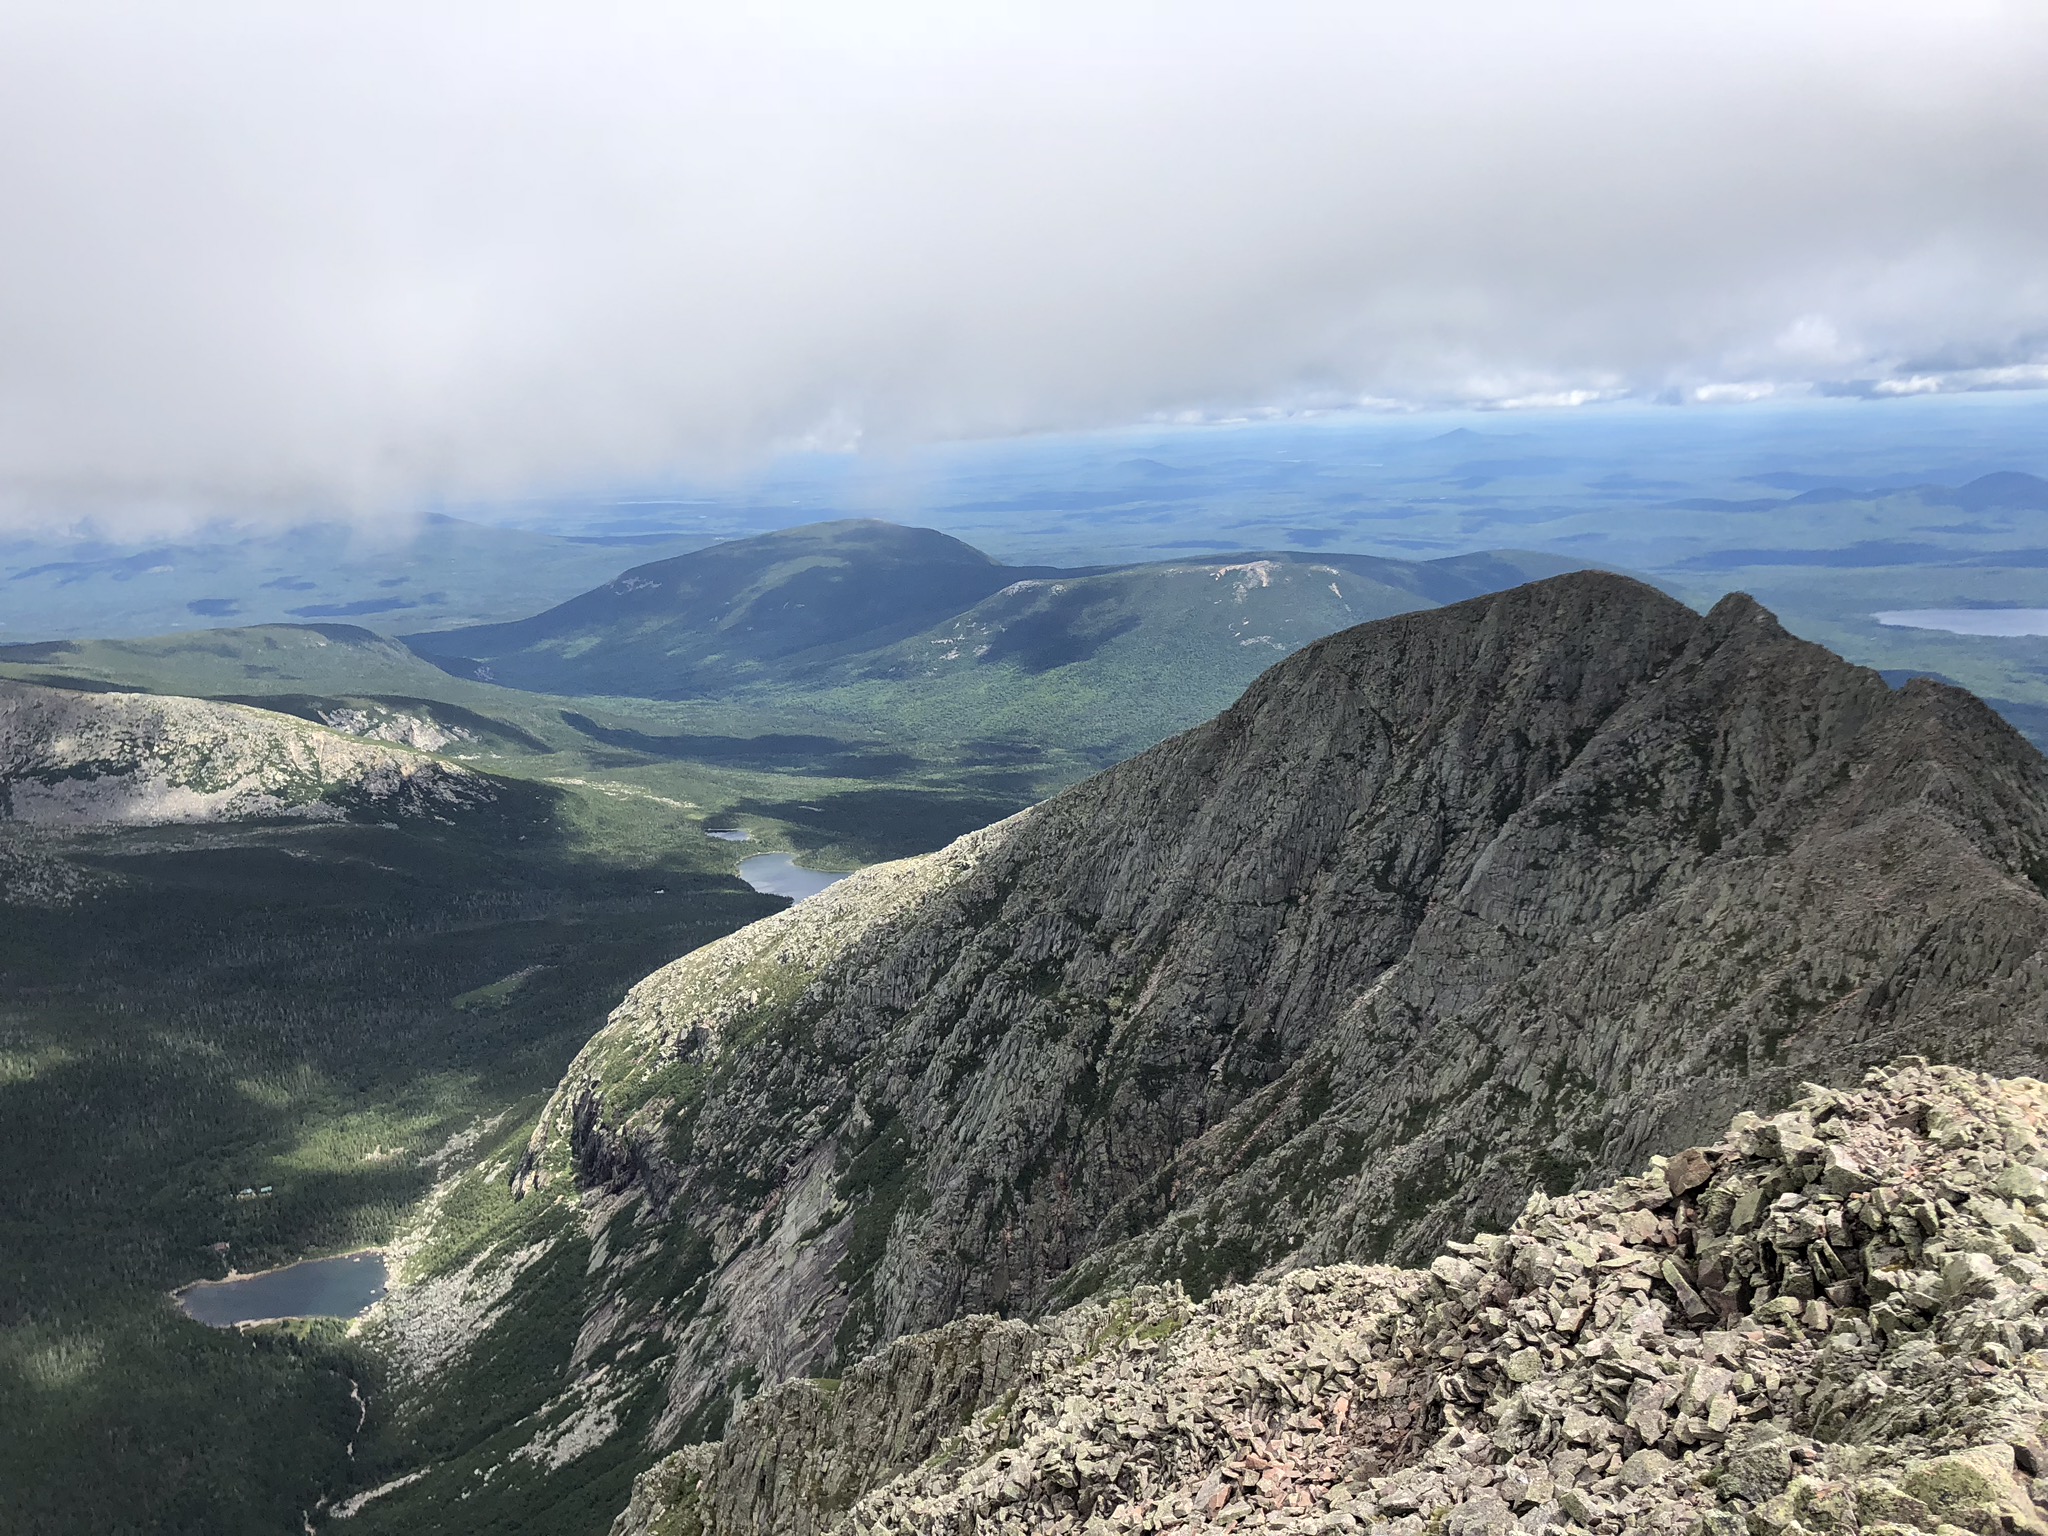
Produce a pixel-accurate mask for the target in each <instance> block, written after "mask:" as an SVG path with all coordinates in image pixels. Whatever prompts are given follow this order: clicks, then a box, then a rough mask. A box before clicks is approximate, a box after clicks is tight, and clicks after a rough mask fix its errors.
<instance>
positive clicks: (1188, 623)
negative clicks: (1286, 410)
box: [404, 522, 1576, 748]
mask: <svg viewBox="0 0 2048 1536" xmlns="http://www.w3.org/2000/svg"><path fill="white" fill-rule="evenodd" d="M1575 564H1576V562H1573V561H1571V560H1567V559H1562V558H1559V557H1556V556H1550V555H1537V554H1527V553H1520V552H1513V551H1493V552H1488V553H1484V554H1474V555H1460V556H1456V557H1453V558H1450V559H1444V560H1428V561H1409V560H1390V559H1383V558H1378V557H1375V556H1369V555H1351V554H1314V553H1301V552H1294V551H1276V552H1271V553H1260V552H1251V553H1245V554H1233V555H1230V556H1228V557H1224V558H1211V559H1204V560H1173V561H1162V562H1156V563H1148V564H1140V565H1124V566H1114V567H1106V568H1097V569H1086V570H1060V569H1053V568H1047V567H1030V566H1006V565H1001V564H999V563H997V562H996V561H994V560H992V559H990V558H989V557H988V556H987V555H984V554H983V553H981V552H980V551H979V550H976V549H974V548H972V547H971V546H969V545H966V544H963V543H961V542H960V541H959V540H957V539H953V538H949V537H947V536H946V535H944V534H941V533H935V532H933V531H931V530H929V529H919V528H902V527H897V526H895V525H893V524H890V523H881V522H837V523H820V524H815V525H812V526H810V527H805V528H794V529H789V530H787V531H785V532H781V533H772V534H766V535H763V536H761V537H759V538H751V539H739V540H735V541H733V542H731V543H728V544H718V545H714V546H712V547H711V548H709V549H703V550H698V551H695V552H693V553H690V554H687V555H682V556H678V557H677V558H675V559H672V560H663V561H659V562H657V563H655V564H652V565H645V566H639V567H636V568H634V569H633V570H630V571H627V572H625V573H624V574H623V575H621V576H620V577H619V578H618V579H617V580H615V581H612V582H609V583H607V584H606V585H605V586H602V587H599V588H597V589H595V590H594V591H591V592H586V593H584V594H583V595H582V596H580V597H577V598H574V599H572V600H571V601H569V602H567V603H564V604H562V605H561V606H560V607H558V608H553V609H550V610H549V611H548V612H546V613H542V614H539V615H536V616H535V617H533V618H531V619H524V620H521V621H519V622H517V623H510V624H494V625H486V626H478V627H474V628H468V629H458V630H448V631H443V632H439V633H433V634H416V635H408V636H405V637H404V638H405V643H406V644H407V645H409V646H411V647H412V649H413V650H414V651H415V652H417V653H418V654H419V655H421V656H423V657H426V658H427V659H429V660H431V661H433V662H434V663H435V664H436V665H437V666H440V667H442V668H444V669H446V670H447V671H449V672H451V673H453V674H455V675H457V676H460V677H468V678H474V679H480V680H484V681H490V682H496V683H499V684H502V685H509V686H511V687H515V688H525V689H532V690H537V691H541V692H549V693H562V694H582V695H604V694H611V695H630V696H638V697H644V698H655V699H690V698H707V697H742V698H749V699H754V700H756V701H760V700H763V699H766V698H771V697H772V698H773V699H774V700H776V701H778V702H793V701H795V700H796V699H797V698H799V697H800V698H801V699H802V701H803V702H804V703H805V704H806V705H807V706H809V707H814V708H819V709H823V710H826V711H828V712H832V713H847V712H849V711H851V712H857V713H859V714H860V715H862V716H863V717H864V718H870V719H877V720H896V721H901V722H903V723H905V724H910V725H915V726H916V727H918V728H919V729H922V730H940V731H945V730H952V731H953V732H954V733H955V734H957V733H958V732H959V731H960V730H967V731H970V732H971V731H973V730H976V729H979V730H982V731H984V732H989V733H995V734H1003V733H1006V732H1009V731H1011V730H1012V729H1017V730H1025V731H1028V732H1029V733H1031V734H1035V735H1043V734H1045V733H1046V731H1047V730H1048V724H1049V722H1048V715H1047V713H1046V712H1047V711H1050V712H1051V713H1052V715H1053V716H1056V717H1062V718H1063V721H1064V723H1058V722H1055V723H1054V727H1053V728H1056V729H1057V730H1058V731H1059V732H1060V733H1061V734H1063V735H1065V734H1074V733H1078V735H1079V736H1080V737H1083V738H1087V739H1089V740H1093V741H1103V742H1113V743H1114V744H1115V745H1116V746H1118V747H1119V748H1129V747H1132V746H1138V745H1149V744H1150V742H1151V741H1153V740H1157V739H1158V738H1159V737H1160V736H1163V735H1166V734H1169V733H1170V732H1172V731H1174V730H1178V729H1182V728H1184V727H1185V726H1187V725H1191V724H1193V723H1194V722H1195V721H1197V720H1199V719H1202V718H1203V717H1204V716H1206V715H1208V714H1210V713H1213V712H1214V711H1215V710H1216V709H1218V708H1220V707H1222V705H1223V704H1225V703H1227V702H1228V701H1229V700H1230V699H1231V698H1232V697H1234V696H1235V695H1236V693H1237V692H1238V691H1239V690H1240V689H1242V688H1243V687H1244V685H1245V684H1246V683H1248V682H1250V681H1251V679H1252V678H1253V677H1255V676H1257V675H1258V674H1259V673H1260V672H1262V671H1264V670H1265V669H1266V667H1268V666H1270V665H1271V664H1272V663H1273V662H1275V661H1277V660H1279V659H1280V658H1281V657H1282V656H1284V655H1287V654H1288V653H1290V652H1292V651H1294V650H1297V649H1299V648H1300V647H1301V646H1303V645H1306V644H1308V643H1309V642H1310V641H1313V640H1317V639H1320V638H1321V637H1322V636H1324V635H1327V634H1331V633H1333V632H1334V631H1336V630H1339V629H1343V628H1346V627H1347V626H1349V625H1352V624H1357V623H1360V622H1362V621H1364V620H1367V619H1376V618H1384V617H1386V616H1388V615H1390V614H1395V613H1405V612H1409V611H1411V610H1414V609H1417V608H1432V607H1436V606H1439V605H1441V604H1444V603H1449V602H1457V601H1462V600H1463V599H1465V598H1468V597H1474V596H1479V595H1483V594H1485V593H1488V592H1493V591H1498V590H1500V589H1502V588H1504V587H1510V586H1516V585H1519V584H1520V583H1522V582H1525V581H1529V580H1532V579H1535V578H1540V577H1544V576H1550V575H1555V574H1558V573H1560V572H1563V571H1566V570H1570V569H1573V568H1574V566H1575ZM1109 716H1114V717H1115V722H1114V728H1108V729H1106V728H1105V719H1106V718H1107V717H1109Z"/></svg>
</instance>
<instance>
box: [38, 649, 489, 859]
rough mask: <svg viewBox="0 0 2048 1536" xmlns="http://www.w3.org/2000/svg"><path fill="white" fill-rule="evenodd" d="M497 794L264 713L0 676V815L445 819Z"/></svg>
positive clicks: (82, 819) (47, 819) (422, 759)
mask: <svg viewBox="0 0 2048 1536" xmlns="http://www.w3.org/2000/svg"><path fill="white" fill-rule="evenodd" d="M493 798H495V791H494V790H493V789H492V786H491V784H490V781H489V780H487V779H486V778H484V777H483V776H482V775H480V774H476V773H472V772H471V771H469V770H468V769H466V768H463V767H462V766H460V765H459V764H455V763H450V762H445V761H443V760H441V759H439V758H435V757H429V756H427V755H425V754H424V753H421V752H415V751H409V750H407V749H405V748H403V747H398V746H393V745H387V744H385V743H382V742H372V741H363V740H358V739H356V738H354V737H352V736H349V735H345V734H343V733H341V732H339V731H335V730H328V729H324V728H322V727H320V726H316V725H309V724H307V723H306V722H304V721H301V720H295V719H293V718H292V717H290V716H288V715H281V714H274V713H272V712H271V711H269V710H263V709H252V708H249V707H247V706H245V705H240V704H219V703H214V702H212V701H210V700H205V699H186V698H176V697H166V696H162V695H157V694H142V693H78V692H73V691H71V690H68V689H62V688H41V687H36V686H34V685H31V684H27V683H11V682H0V821H14V822H30V823H38V824H42V825H45V826H56V827H89V826H102V825H110V824H122V825H142V824H150V823H165V822H207V821H233V820H244V819H248V818H251V817H266V816H288V817H301V818H303V817H312V818H326V819H334V818H339V817H343V816H346V815H350V814H370V815H378V816H414V815H446V814H447V813H449V812H450V811H452V810H456V809H459V808H461V807H463V806H468V805H475V804H478V803H480V802H483V801H488V800H491V799H493Z"/></svg>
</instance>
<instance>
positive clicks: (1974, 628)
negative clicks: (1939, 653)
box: [1871, 608, 2048, 635]
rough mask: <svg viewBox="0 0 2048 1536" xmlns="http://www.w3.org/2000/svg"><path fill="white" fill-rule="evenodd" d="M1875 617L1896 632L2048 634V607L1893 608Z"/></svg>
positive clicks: (1874, 617)
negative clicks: (1940, 631) (1917, 630)
mask: <svg viewBox="0 0 2048 1536" xmlns="http://www.w3.org/2000/svg"><path fill="white" fill-rule="evenodd" d="M1871 617H1872V618H1873V619H1876V620H1877V622H1878V623H1880V624H1889V625H1891V626H1892V627H1893V628H1894V629H1939V630H1945V631H1946V632H1947V633H1949V634H1951V635H2048V608H1893V609H1890V610H1888V611H1886V612H1884V613H1873V614H1872V615H1871Z"/></svg>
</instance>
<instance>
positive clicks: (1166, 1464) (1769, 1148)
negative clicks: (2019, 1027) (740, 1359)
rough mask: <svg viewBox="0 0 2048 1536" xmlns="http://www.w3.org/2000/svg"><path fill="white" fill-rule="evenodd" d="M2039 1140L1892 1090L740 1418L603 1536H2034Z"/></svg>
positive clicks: (1971, 1109) (1960, 1085) (2028, 1083)
mask: <svg viewBox="0 0 2048 1536" xmlns="http://www.w3.org/2000/svg"><path fill="white" fill-rule="evenodd" d="M2044 1136H2048V1085H2043V1084H2042V1083H2040V1082H2037V1081H2034V1080H2031V1079H2022V1080H2016V1081H2001V1080H1998V1079H1993V1078H1987V1077H1983V1076H1979V1075H1977V1074H1975V1073H1969V1072H1962V1071H1957V1070H1954V1069H1951V1068H1940V1067H1937V1068H1927V1067H1924V1066H1920V1065H1917V1064H1910V1065H1904V1066H1901V1067H1899V1068H1897V1069H1895V1070H1893V1071H1890V1072H1879V1073H1872V1074H1871V1076H1870V1079H1869V1080H1868V1081H1867V1082H1866V1083H1865V1084H1864V1085H1863V1086H1862V1087H1860V1088H1858V1089H1855V1090H1852V1091H1848V1092H1835V1091H1830V1090H1825V1089H1816V1090H1815V1091H1813V1092H1812V1093H1810V1094H1809V1095H1807V1096H1806V1097H1805V1098H1804V1099H1802V1100H1801V1101H1800V1102H1799V1103H1798V1105H1797V1106H1796V1107H1795V1108H1793V1109H1792V1110H1789V1111H1787V1112H1785V1113H1783V1114H1780V1115H1777V1116H1774V1117H1772V1118H1770V1119H1764V1118H1762V1117H1759V1116H1757V1115H1754V1114H1743V1115H1740V1116H1738V1117H1737V1118H1736V1120H1735V1122H1734V1125H1733V1126H1732V1128H1731V1129H1730V1132H1729V1134H1728V1136H1727V1137H1726V1138H1725V1139H1724V1140H1721V1141H1719V1142H1717V1143H1715V1144H1713V1145H1711V1146H1707V1147H1703V1148H1694V1149H1691V1150H1688V1151H1685V1152H1683V1153H1681V1154H1680V1155H1678V1156H1677V1157H1674V1158H1671V1159H1669V1160H1666V1159H1664V1158H1657V1159H1654V1160H1653V1161H1652V1164H1651V1167H1650V1171H1649V1172H1648V1173H1647V1174H1646V1175H1644V1176H1641V1177H1638V1178H1632V1179H1625V1180H1622V1181H1621V1182H1619V1183H1617V1184H1614V1185H1611V1186H1609V1187H1607V1188H1605V1189H1600V1190H1596V1191H1592V1192H1589V1193H1585V1194H1577V1195H1567V1196H1563V1197H1561V1198H1546V1197H1544V1196H1542V1195H1537V1196H1535V1197H1533V1198H1532V1199H1531V1200H1530V1201H1529V1202H1528V1205H1527V1207H1526V1209H1525V1210H1524V1212H1523V1214H1522V1215H1521V1217H1520V1218H1519V1219H1518V1220H1517V1221H1516V1222H1515V1223H1514V1224H1513V1225H1512V1226H1510V1227H1509V1228H1508V1230H1507V1231H1506V1232H1505V1233H1504V1234H1501V1235H1497V1236H1496V1235H1482V1236H1480V1237H1478V1238H1477V1239H1476V1240H1475V1241H1473V1242H1471V1243H1456V1244H1453V1245H1452V1251H1451V1252H1449V1253H1446V1254H1444V1255H1441V1256H1439V1257H1438V1258H1437V1259H1436V1260H1435V1261H1434V1262H1433V1263H1431V1265H1430V1266H1429V1268H1428V1269H1427V1270H1402V1269H1388V1268H1362V1267H1358V1266H1354V1265H1337V1266H1332V1267H1328V1268H1317V1269H1303V1270H1297V1271H1294V1272H1292V1273H1290V1274H1288V1275H1287V1276H1285V1277H1284V1278H1282V1279H1280V1280H1278V1281H1277V1282H1274V1283H1271V1284H1261V1285H1251V1286H1245V1287H1241V1288H1234V1289H1229V1290H1225V1291H1222V1292H1219V1293H1218V1294H1216V1295H1215V1296H1213V1297H1211V1298H1210V1299H1209V1300H1208V1301H1207V1302H1205V1303H1201V1304H1196V1303H1194V1302H1191V1301H1190V1300H1189V1299H1188V1297H1187V1296H1186V1295H1185V1294H1184V1293H1183V1292H1181V1291H1180V1290H1179V1289H1178V1288H1174V1287H1166V1288H1154V1289H1151V1290H1147V1291H1142V1292H1140V1293H1138V1294H1136V1295H1134V1296H1130V1297H1125V1298H1120V1299H1118V1300H1117V1301H1114V1302H1111V1303H1107V1304H1085V1305H1083V1306H1080V1307H1077V1308H1075V1309H1073V1310H1072V1311H1070V1312H1067V1313H1063V1314H1061V1315H1059V1316H1056V1317H1054V1318H1052V1319H1050V1320H1049V1321H1047V1322H1045V1323H1043V1324H1039V1325H1037V1326H1031V1325H1026V1324H1023V1323H1016V1322H1009V1323H1005V1322H998V1321H996V1320H994V1319H990V1318H976V1319H970V1320H966V1321H963V1322H961V1323H956V1324H953V1325H951V1326H950V1327H948V1328H946V1329H944V1330H941V1331H940V1332H938V1333H935V1334H928V1335H918V1336H915V1337H913V1338H909V1339H905V1340H901V1341H898V1342H897V1343H896V1344H894V1345H892V1346H891V1347H890V1348H888V1349H886V1350H884V1351H883V1352H882V1353H880V1354H879V1355H877V1356H876V1357H874V1358H873V1359H871V1360H869V1361H867V1362H866V1363H864V1364H863V1365H861V1366H860V1367H858V1368H857V1369H855V1370H854V1371H852V1372H850V1373H849V1374H848V1375H847V1377H846V1378H845V1379H844V1380H843V1381H840V1382H836V1383H815V1382H795V1383H790V1384H788V1385H786V1386H783V1387H781V1388H779V1389H776V1390H774V1391H772V1392H769V1393H767V1394H765V1395H763V1396H762V1397H761V1398H760V1399H759V1400H757V1401H755V1402H754V1403H752V1404H750V1405H749V1406H748V1408H747V1409H746V1410H745V1411H744V1412H743V1413H742V1414H741V1416H740V1418H739V1420H738V1422H737V1423H736V1424H735V1425H734V1426H733V1428H732V1430H731V1432H730V1433H729V1434H728V1435H727V1436H726V1437H725V1439H724V1441H723V1442H722V1443H721V1444H718V1445H715V1446H711V1445H705V1446H696V1447H691V1448H689V1449H686V1450H683V1451H680V1452H677V1453H675V1454H674V1455H673V1456H671V1457H670V1458H668V1459H667V1460H666V1461H664V1462H662V1463H660V1464H659V1465H657V1466H656V1467H655V1468H653V1469H652V1470H651V1471H649V1472H648V1473H646V1474H644V1475H643V1476H642V1477H641V1478H640V1480H639V1482H638V1483H637V1484H636V1486H635V1489H634V1494H633V1499H632V1502H631V1504H630V1506H629V1507H628V1509H627V1510H626V1511H625V1512H624V1513H623V1514H622V1515H621V1516H620V1518H619V1520H618V1522H617V1524H616V1525H615V1527H614V1532H615V1536H684V1533H688V1536H769V1533H773V1536H822V1533H829V1532H848V1533H850V1532H859V1533H861V1536H885V1533H886V1536H912V1533H917V1536H964V1533H967V1532H973V1533H975V1536H1002V1533H1016V1536H1027V1533H1029V1536H1039V1533H1046V1536H1051V1533H1057V1532H1081V1531H1084V1530H1085V1531H1088V1532H1091V1533H1100V1536H1110V1533H1116V1532H1131V1533H1136V1532H1167V1531H1176V1532H1192V1531H1199V1530H1231V1529H1238V1530H1246V1529H1255V1530H1260V1531H1267V1532H1286V1533H1291V1536H1311V1533H1327V1532H1342V1531H1373V1532H1377V1533H1381V1536H1422V1533H1424V1532H1431V1533H1445V1536H1481V1533H1485V1536H1506V1533H1509V1532H1522V1531H1527V1532H1536V1531H1543V1530H1552V1531H1559V1532H1572V1531H1578V1532H1594V1533H1608V1532H1613V1533H1620V1532H1671V1533H1674V1536H1676V1533H1698V1536H1723V1533H1726V1536H1747V1533H1769V1536H1802V1533H1805V1532H1834V1533H1845V1536H1846V1533H1854V1532H1859V1531H1860V1532H1868V1533H1871V1536H1877V1533H1880V1532H1882V1533H1888V1536H1906V1533H1908V1532H1943V1533H1954V1532H1962V1531H1967V1532H1979V1533H1983V1536H1993V1533H1999V1532H2034V1533H2043V1532H2048V1509H2044V1507H2043V1506H2044V1505H2048V1481H2044V1482H2042V1483H2039V1484H2037V1483H2036V1482H2035V1481H2034V1478H2035V1476H2036V1475H2037V1474H2041V1473H2044V1472H2048V1448H2044V1445H2043V1435H2044V1432H2048V1349H2044V1348H2043V1346H2044V1344H2048V1262H2044V1260H2048V1225H2044V1223H2048V1172H2044V1167H2048V1140H2044ZM2037 1490H2038V1494H2039V1498H2040V1501H2041V1502H2040V1503H2037V1501H2036V1493H2037Z"/></svg>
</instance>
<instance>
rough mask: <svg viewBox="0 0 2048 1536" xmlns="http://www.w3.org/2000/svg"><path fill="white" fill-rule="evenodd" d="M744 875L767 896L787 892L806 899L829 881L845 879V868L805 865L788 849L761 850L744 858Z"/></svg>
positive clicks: (831, 883)
mask: <svg viewBox="0 0 2048 1536" xmlns="http://www.w3.org/2000/svg"><path fill="white" fill-rule="evenodd" d="M740 878H741V879H742V880H744V881H746V882H747V884H749V885H751V886H752V887H753V888H754V889H755V890H757V891H759V892H761V893H762V894H763V895H765V896H787V897H788V898H789V899H790V900H791V901H802V900H803V899H804V898H805V897H806V896H815V895H817V894H818V892H820V891H822V890H824V889H825V887H826V886H828V885H836V884H837V883H838V882H839V881H841V880H844V879H845V878H846V875H845V874H844V873H843V872H838V873H835V872H833V871H829V870H823V869H805V868H804V867H803V865H801V864H799V863H797V861H796V860H795V859H794V858H792V857H791V856H790V855H788V854H786V853H757V854H755V855H754V856H753V857H752V858H751V859H741V860H740Z"/></svg>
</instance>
